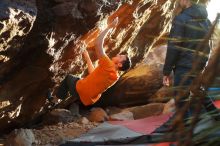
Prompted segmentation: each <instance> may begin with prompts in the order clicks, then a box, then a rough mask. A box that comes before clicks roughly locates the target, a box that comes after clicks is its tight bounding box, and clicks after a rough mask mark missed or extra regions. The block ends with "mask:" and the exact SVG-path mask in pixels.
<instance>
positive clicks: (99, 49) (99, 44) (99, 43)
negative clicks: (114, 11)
mask: <svg viewBox="0 0 220 146" xmlns="http://www.w3.org/2000/svg"><path fill="white" fill-rule="evenodd" d="M117 24H118V18H116V19H115V20H114V21H113V22H112V23H111V24H108V26H107V28H106V29H104V30H103V31H102V32H101V33H100V35H99V36H98V37H97V39H96V41H95V51H96V55H97V57H98V58H101V57H102V56H103V55H105V50H104V46H103V45H104V41H105V37H106V36H107V34H108V33H109V32H110V31H111V30H112V29H113V28H114V27H115V26H116V25H117Z"/></svg>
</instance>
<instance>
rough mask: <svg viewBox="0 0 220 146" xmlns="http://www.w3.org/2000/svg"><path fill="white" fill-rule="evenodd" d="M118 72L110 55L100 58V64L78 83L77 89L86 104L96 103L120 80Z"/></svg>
mask: <svg viewBox="0 0 220 146" xmlns="http://www.w3.org/2000/svg"><path fill="white" fill-rule="evenodd" d="M118 78H119V76H118V72H117V71H116V70H115V65H114V63H113V62H112V61H111V60H110V59H109V57H108V56H106V55H104V56H103V57H101V58H100V59H99V65H98V67H97V68H95V70H94V71H93V72H92V73H91V74H89V75H88V76H87V77H85V78H83V79H80V80H79V81H77V83H76V90H77V92H78V94H79V96H80V100H81V102H82V103H83V104H84V105H91V104H94V103H95V102H96V101H98V100H99V98H100V97H101V94H102V93H103V92H104V91H105V90H106V89H108V88H109V87H111V86H112V85H113V84H115V82H116V81H117V80H118Z"/></svg>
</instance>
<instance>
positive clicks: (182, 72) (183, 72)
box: [174, 67, 220, 120]
mask: <svg viewBox="0 0 220 146" xmlns="http://www.w3.org/2000/svg"><path fill="white" fill-rule="evenodd" d="M189 72H190V69H189V68H183V67H180V68H176V69H175V71H174V87H175V89H176V90H175V95H177V94H178V91H180V90H182V91H186V90H187V88H188V87H189V86H190V85H191V84H192V81H193V79H194V77H193V76H188V77H187V79H186V80H185V81H184V82H183V83H182V80H183V78H185V77H186V76H187V75H188V73H189ZM180 83H182V84H181V86H180ZM188 97H189V93H188V94H186V96H184V97H180V100H179V101H178V102H176V107H178V108H181V107H183V106H184V105H185V104H186V102H187V101H186V100H188ZM175 100H176V99H175ZM195 104H196V103H191V104H190V108H189V109H188V111H187V113H186V114H185V117H184V118H188V117H190V116H192V113H193V111H194V107H195ZM203 106H204V108H205V110H206V111H216V110H217V109H216V107H215V106H214V104H213V102H212V99H211V98H210V97H207V98H205V100H204V102H203ZM203 112H204V109H203ZM215 114H216V116H215V117H214V118H215V119H218V120H219V119H220V114H219V113H218V112H215Z"/></svg>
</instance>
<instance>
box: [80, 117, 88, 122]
mask: <svg viewBox="0 0 220 146" xmlns="http://www.w3.org/2000/svg"><path fill="white" fill-rule="evenodd" d="M81 123H82V124H89V120H88V119H87V118H86V117H82V119H81Z"/></svg>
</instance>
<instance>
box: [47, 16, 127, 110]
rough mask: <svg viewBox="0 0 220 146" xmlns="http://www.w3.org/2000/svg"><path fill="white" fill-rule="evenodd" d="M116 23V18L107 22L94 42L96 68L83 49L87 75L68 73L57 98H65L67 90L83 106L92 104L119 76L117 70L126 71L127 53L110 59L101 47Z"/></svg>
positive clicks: (50, 98)
mask: <svg viewBox="0 0 220 146" xmlns="http://www.w3.org/2000/svg"><path fill="white" fill-rule="evenodd" d="M117 23H118V18H116V19H115V20H114V21H113V22H112V23H111V24H108V26H107V28H106V29H104V30H103V31H102V32H101V33H100V35H99V36H98V37H97V38H96V40H95V42H94V43H95V53H96V55H97V58H98V61H99V64H98V66H97V67H96V68H95V67H94V66H93V64H92V61H91V59H90V56H89V53H88V52H87V50H85V51H84V52H83V56H84V58H85V60H86V62H87V65H88V72H89V75H88V76H86V77H85V78H79V77H76V76H73V75H71V74H68V75H67V76H66V77H65V79H64V80H63V81H62V82H61V84H60V85H59V87H58V90H57V92H56V93H55V95H56V97H57V98H59V99H65V98H66V97H67V96H68V92H69V93H70V95H71V96H72V98H75V99H76V100H78V99H79V100H80V101H81V102H82V103H83V104H84V105H85V106H88V105H92V104H94V103H95V102H97V101H98V100H99V99H100V97H101V94H102V93H103V92H104V91H105V90H107V89H108V88H109V87H111V86H112V85H114V84H115V83H116V81H117V80H118V78H119V74H118V71H126V70H127V69H129V68H130V66H131V62H130V59H129V57H128V56H127V55H125V54H117V55H116V56H115V57H113V58H112V59H110V58H109V57H108V56H107V55H106V53H105V50H104V48H103V45H104V40H105V37H106V36H107V34H108V33H109V32H110V31H111V30H113V29H114V27H116V26H117ZM48 98H49V101H52V99H53V98H52V96H51V95H49V96H48ZM54 98H55V97H54Z"/></svg>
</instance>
